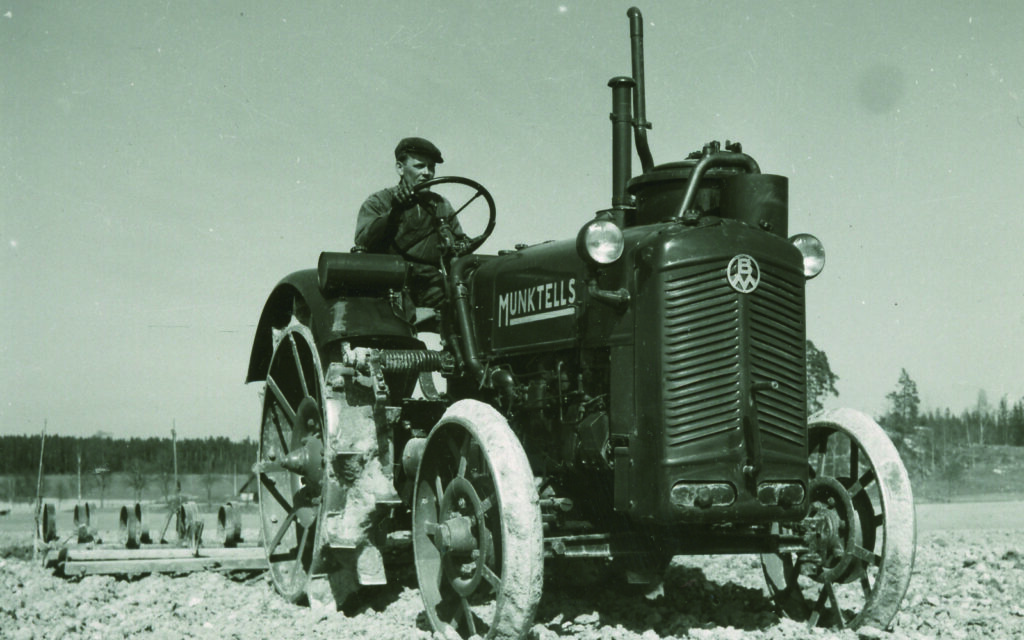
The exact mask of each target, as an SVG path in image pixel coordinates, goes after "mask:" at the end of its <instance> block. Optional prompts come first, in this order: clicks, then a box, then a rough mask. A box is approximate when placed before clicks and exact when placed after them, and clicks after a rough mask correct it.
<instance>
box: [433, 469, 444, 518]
mask: <svg viewBox="0 0 1024 640" xmlns="http://www.w3.org/2000/svg"><path fill="white" fill-rule="evenodd" d="M434 492H435V500H437V504H441V496H443V495H444V485H442V484H441V476H440V475H436V476H434ZM440 515H441V514H438V517H440Z"/></svg>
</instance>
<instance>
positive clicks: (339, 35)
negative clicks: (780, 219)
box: [0, 0, 1024, 439]
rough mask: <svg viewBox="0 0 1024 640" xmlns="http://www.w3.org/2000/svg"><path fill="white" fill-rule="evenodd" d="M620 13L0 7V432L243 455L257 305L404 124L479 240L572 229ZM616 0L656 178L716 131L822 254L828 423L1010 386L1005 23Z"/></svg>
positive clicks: (1020, 329) (614, 65) (602, 187)
mask: <svg viewBox="0 0 1024 640" xmlns="http://www.w3.org/2000/svg"><path fill="white" fill-rule="evenodd" d="M971 5H977V6H971ZM628 7H629V3H621V2H606V1H590V2H571V1H568V0H563V1H562V2H539V1H534V2H482V1H477V2H474V1H470V0H460V1H448V0H446V1H444V2H434V3H423V2H407V1H391V2H386V3H383V2H382V3H370V2H346V3H340V2H303V3H282V2H230V1H227V2H173V1H163V2H128V3H111V2H95V1H91V0H89V1H81V2H29V1H27V0H26V1H23V2H17V1H15V2H12V1H11V0H0V239H2V245H0V367H2V369H0V433H7V434H10V433H38V431H39V430H40V429H41V428H42V425H43V421H44V420H46V421H47V424H48V432H49V433H60V434H65V435H83V436H84V435H91V434H93V433H95V432H97V431H101V430H102V431H106V432H110V433H112V434H114V435H116V436H139V437H148V436H167V435H169V431H170V428H171V426H172V424H174V425H176V426H177V430H178V433H179V436H180V437H205V436H207V435H217V436H221V435H223V436H228V437H231V438H238V439H240V438H244V437H247V436H248V437H253V438H255V437H256V436H257V435H258V421H259V404H258V399H257V385H250V386H246V385H245V384H244V378H245V373H246V366H247V360H248V355H249V350H250V347H251V342H252V334H253V331H254V329H255V324H256V321H257V319H258V317H259V313H260V310H261V309H262V306H263V303H264V301H265V299H266V297H267V295H268V294H269V292H270V290H271V289H272V287H273V286H274V284H275V283H276V282H277V281H278V280H280V278H281V277H283V276H284V275H285V274H287V273H289V272H291V271H295V270H298V269H304V268H310V267H313V266H315V264H316V259H317V256H318V255H319V253H320V251H322V250H335V251H346V250H348V248H349V247H350V246H351V244H352V233H353V229H354V224H355V214H356V211H357V209H358V207H359V204H360V203H361V201H362V200H363V198H365V197H366V195H367V194H368V193H369V192H371V191H373V190H376V189H379V188H381V187H383V186H387V185H389V184H391V183H392V182H393V180H394V173H393V168H392V164H393V156H392V155H391V154H392V149H393V148H394V145H395V143H396V141H397V140H398V139H399V138H401V137H403V136H407V135H421V136H425V137H428V138H430V139H431V140H433V141H434V142H435V143H437V145H438V146H439V147H441V149H442V151H443V152H444V155H445V159H446V162H445V163H444V164H443V165H441V167H440V168H441V170H442V171H441V173H443V174H447V175H463V176H466V177H470V178H473V179H476V180H478V181H480V182H482V183H483V184H485V185H486V186H487V187H488V188H489V189H490V190H491V192H492V193H493V194H494V197H495V199H496V201H497V205H498V215H499V219H498V230H497V231H496V232H495V235H494V236H493V237H492V239H491V240H490V241H488V243H487V244H486V245H485V246H484V248H483V251H484V252H496V251H497V250H498V249H502V248H508V247H511V246H512V245H513V244H515V243H517V242H527V243H534V242H540V241H543V240H548V239H561V238H566V237H570V236H572V235H574V234H575V233H576V231H577V230H578V228H579V227H580V226H581V225H582V224H583V223H584V222H585V221H586V220H587V219H589V218H590V217H591V215H592V214H593V212H594V211H596V210H598V209H602V208H605V207H607V206H608V205H609V204H610V197H611V186H610V181H611V178H610V176H611V159H610V147H611V143H610V132H611V125H610V123H609V120H608V112H609V110H610V104H611V95H610V90H609V89H608V88H607V86H606V83H607V81H608V79H609V78H611V77H613V76H617V75H628V74H629V73H630V61H629V31H628V21H627V19H626V15H625V14H626V9H627V8H628ZM640 7H641V9H642V10H643V11H644V18H645V27H644V29H645V36H646V42H645V43H646V69H647V81H648V83H647V84H648V87H647V111H648V114H647V115H648V118H649V119H650V120H651V121H652V122H653V123H654V128H653V130H652V131H651V132H650V142H651V149H652V152H653V154H654V159H655V161H656V162H669V161H673V160H679V159H682V158H683V157H685V156H686V154H687V153H688V152H690V151H692V150H695V149H698V148H700V146H701V145H702V144H703V143H705V142H707V141H709V140H712V139H719V140H723V141H724V140H725V139H730V140H740V141H742V142H743V145H744V150H745V151H747V152H748V153H750V154H751V155H752V156H754V157H755V158H756V159H757V160H758V162H759V164H760V165H761V168H762V170H763V171H765V172H766V173H778V174H783V175H786V176H788V177H789V179H790V230H791V231H792V232H794V233H795V232H801V231H804V232H810V233H814V234H815V235H817V236H818V237H819V238H821V239H822V241H823V242H824V243H825V247H826V250H827V252H828V259H827V264H826V267H825V271H824V272H823V273H822V275H821V276H819V277H818V278H817V279H815V280H813V281H811V282H810V283H809V284H808V292H809V293H808V303H809V308H808V335H809V337H810V338H811V339H812V340H814V342H815V343H816V344H817V346H818V347H819V348H821V349H824V350H825V351H826V353H827V354H828V356H829V360H830V362H831V365H832V368H833V370H834V371H835V372H836V373H837V374H838V375H839V376H840V381H839V384H838V387H839V391H840V394H841V395H840V397H839V398H838V399H834V400H832V401H830V402H829V405H830V406H851V407H856V408H860V409H862V410H865V411H867V412H869V413H873V414H875V415H878V414H880V413H882V412H884V411H885V409H886V401H885V394H886V393H888V392H889V391H891V390H893V389H894V388H895V386H896V382H897V379H898V377H899V374H900V369H901V368H906V369H907V371H908V372H909V373H910V375H911V377H912V378H913V379H914V380H915V381H916V382H917V384H918V389H919V391H920V394H921V397H922V401H923V405H924V408H945V407H949V408H951V409H953V410H954V411H957V412H959V411H960V410H962V409H964V408H965V407H968V406H971V405H973V404H974V403H975V402H976V399H977V396H978V391H979V390H981V389H983V390H985V391H986V393H987V396H988V399H989V402H990V403H993V404H995V403H996V402H998V400H999V398H1000V397H1002V396H1003V395H1007V396H1008V399H1009V401H1010V402H1011V403H1012V402H1016V401H1017V400H1019V399H1020V398H1021V397H1022V396H1024V260H1022V257H1021V254H1022V245H1024V204H1022V203H1024V198H1022V195H1021V193H1022V190H1024V37H1022V35H1021V34H1024V5H1022V4H1021V3H1020V2H1019V0H1005V1H992V2H981V3H963V2H952V1H941V2H932V1H913V2H856V3H852V2H831V1H819V2H811V1H796V2H794V1H787V2H762V1H756V2H754V1H744V2H741V1H736V2H693V1H685V0H671V1H668V0H662V1H654V0H650V1H647V2H643V3H642V4H640ZM638 167H639V163H638V162H635V163H634V170H637V169H638Z"/></svg>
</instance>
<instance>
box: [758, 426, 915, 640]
mask: <svg viewBox="0 0 1024 640" xmlns="http://www.w3.org/2000/svg"><path fill="white" fill-rule="evenodd" d="M809 445H810V446H809V452H810V456H809V464H810V476H811V485H810V491H809V492H808V493H809V496H808V497H809V499H811V500H812V508H811V511H810V512H809V514H808V518H807V519H805V520H804V521H803V522H801V523H796V524H795V525H789V526H784V527H779V526H778V525H776V526H775V527H774V529H775V531H779V530H780V529H781V530H782V531H783V532H784V533H796V534H798V535H802V536H804V538H805V541H807V542H808V546H809V547H810V548H811V551H812V554H817V555H818V556H819V557H818V558H817V559H815V558H814V557H813V555H812V556H810V557H808V556H802V555H801V554H795V553H790V554H777V555H765V556H762V564H763V567H764V573H765V578H766V580H767V583H768V588H769V591H771V593H772V595H773V596H774V597H775V599H776V601H777V602H778V603H779V605H780V606H781V608H782V609H783V612H784V613H785V614H786V615H788V616H790V617H792V618H795V619H798V620H806V621H807V623H808V625H809V626H830V627H839V628H857V627H860V626H864V625H871V626H875V627H880V628H886V627H888V626H889V624H890V622H891V621H892V619H893V617H894V616H895V614H896V612H897V610H898V608H899V603H900V601H901V600H902V598H903V595H904V594H905V593H906V589H907V586H908V584H909V580H910V575H911V572H912V569H913V560H914V550H915V543H916V529H915V522H914V505H913V495H912V493H911V491H910V482H909V478H908V477H907V474H906V469H905V468H904V467H903V464H902V462H901V461H900V459H899V455H898V453H897V452H896V449H895V447H893V445H892V443H891V442H890V441H889V439H888V437H887V436H886V435H885V433H884V432H883V431H882V429H881V427H879V426H878V425H877V424H875V422H874V421H873V420H871V419H870V418H868V417H867V416H865V415H864V414H861V413H859V412H856V411H853V410H850V409H840V410H833V411H828V412H821V413H819V414H816V415H815V416H813V417H812V421H811V425H810V430H809ZM822 520H831V522H832V523H835V522H837V521H839V522H840V524H841V526H839V527H838V530H836V531H835V532H832V531H831V525H824V526H821V525H818V526H817V527H816V526H814V524H813V523H816V522H821V521H822ZM809 525H810V526H809ZM832 533H835V535H834V536H830V534H832ZM830 545H836V546H835V547H830Z"/></svg>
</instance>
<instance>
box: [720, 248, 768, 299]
mask: <svg viewBox="0 0 1024 640" xmlns="http://www.w3.org/2000/svg"><path fill="white" fill-rule="evenodd" d="M725 277H726V279H728V280H729V284H730V285H731V286H732V288H733V289H735V290H737V291H739V292H740V293H750V292H751V291H753V290H754V289H756V288H757V285H758V284H759V283H760V282H761V267H759V266H757V260H754V259H753V258H752V257H750V256H748V255H746V254H745V253H741V254H740V255H738V256H736V257H734V258H733V259H732V260H730V261H729V266H728V267H726V268H725Z"/></svg>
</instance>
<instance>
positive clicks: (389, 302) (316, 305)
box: [245, 254, 423, 382]
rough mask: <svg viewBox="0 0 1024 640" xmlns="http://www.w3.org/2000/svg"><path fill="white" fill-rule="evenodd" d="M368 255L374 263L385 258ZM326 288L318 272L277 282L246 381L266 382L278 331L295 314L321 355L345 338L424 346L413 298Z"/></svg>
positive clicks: (297, 274)
mask: <svg viewBox="0 0 1024 640" xmlns="http://www.w3.org/2000/svg"><path fill="white" fill-rule="evenodd" d="M359 255H360V254H352V260H350V261H349V263H350V264H351V265H355V266H358V263H359V261H360V258H359ZM365 255H366V256H367V258H368V259H370V260H379V258H381V256H377V255H374V254H365ZM371 256H372V257H371ZM352 275H353V276H355V277H358V276H359V275H360V274H359V273H358V269H357V268H353V272H352ZM320 284H321V277H320V276H319V275H318V273H317V269H307V270H303V271H296V272H294V273H292V274H289V275H288V276H286V277H284V278H283V279H282V280H281V281H280V282H278V283H277V285H276V286H275V287H274V289H273V291H272V292H271V293H270V296H269V297H268V298H267V302H266V303H265V304H264V305H263V312H262V313H261V314H260V320H259V324H257V325H256V335H255V337H254V339H253V345H252V352H251V354H250V356H249V370H248V374H247V375H246V379H245V381H246V382H257V381H261V380H264V379H265V377H266V372H267V368H268V367H269V366H270V358H271V356H272V355H273V350H274V341H273V332H274V330H275V329H276V330H280V329H283V328H285V327H286V326H288V324H289V323H290V322H291V321H292V317H293V316H294V317H295V318H297V319H298V320H299V322H301V323H302V324H305V325H307V326H308V327H309V329H310V331H311V332H312V334H313V339H314V340H315V342H316V345H317V349H318V350H319V351H320V353H321V355H323V354H324V353H325V351H326V349H327V348H328V347H329V346H330V345H332V344H334V343H336V342H338V341H340V340H352V341H354V342H358V343H359V344H362V345H367V346H377V345H379V346H388V347H392V348H407V349H416V348H423V344H422V343H421V342H420V341H419V340H417V339H416V331H415V328H414V327H413V325H412V323H411V322H410V321H409V317H410V315H411V312H412V307H411V303H410V302H408V299H407V296H404V295H402V294H401V293H400V292H399V293H393V292H394V289H390V288H384V287H382V288H381V289H380V290H377V291H371V290H368V289H367V288H366V287H362V288H361V290H360V291H359V292H358V294H356V295H351V292H350V295H346V296H340V295H337V294H334V293H332V294H331V295H324V292H323V289H321V286H320ZM328 290H329V291H335V290H336V288H335V287H331V288H328ZM325 361H326V360H325Z"/></svg>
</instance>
